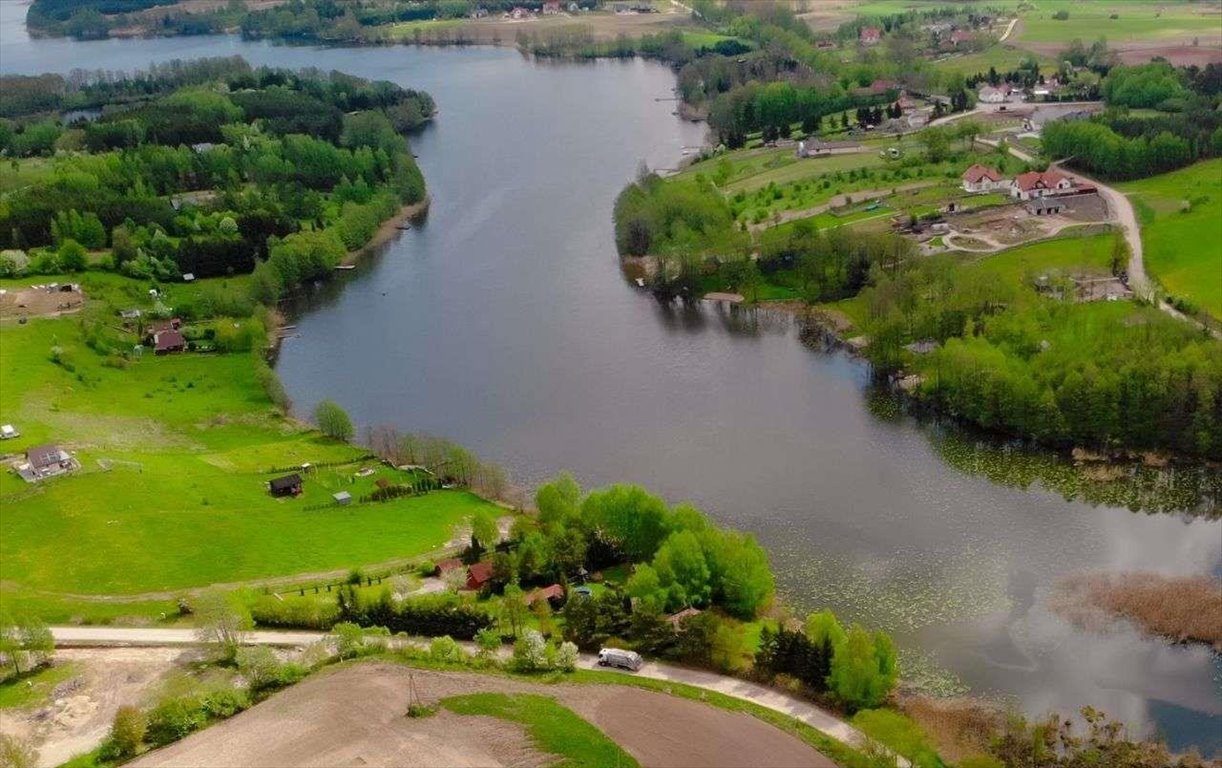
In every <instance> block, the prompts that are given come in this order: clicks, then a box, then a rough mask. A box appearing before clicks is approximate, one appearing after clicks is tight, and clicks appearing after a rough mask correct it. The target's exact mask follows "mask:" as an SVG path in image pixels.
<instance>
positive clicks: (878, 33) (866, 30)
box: [857, 27, 883, 45]
mask: <svg viewBox="0 0 1222 768" xmlns="http://www.w3.org/2000/svg"><path fill="white" fill-rule="evenodd" d="M857 39H858V40H859V41H860V42H861V44H862V45H874V44H875V43H877V42H878V41H879V40H882V39H883V31H882V30H881V29H879V28H878V27H862V28H861V32H859V33H858V35H857Z"/></svg>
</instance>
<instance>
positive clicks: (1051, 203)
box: [1027, 197, 1065, 216]
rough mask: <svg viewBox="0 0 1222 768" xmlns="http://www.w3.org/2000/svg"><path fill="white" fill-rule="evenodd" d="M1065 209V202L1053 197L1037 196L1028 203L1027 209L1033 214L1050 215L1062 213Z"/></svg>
mask: <svg viewBox="0 0 1222 768" xmlns="http://www.w3.org/2000/svg"><path fill="white" fill-rule="evenodd" d="M1064 209H1065V202H1064V201H1063V200H1057V199H1055V198H1051V197H1037V198H1035V199H1034V200H1032V201H1031V202H1029V203H1027V210H1028V211H1029V212H1030V213H1031V215H1032V216H1048V215H1051V214H1054V213H1060V212H1061V211H1062V210H1064Z"/></svg>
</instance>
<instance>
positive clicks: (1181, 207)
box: [1118, 160, 1222, 319]
mask: <svg viewBox="0 0 1222 768" xmlns="http://www.w3.org/2000/svg"><path fill="white" fill-rule="evenodd" d="M1118 187H1119V188H1120V189H1121V190H1122V191H1123V192H1124V193H1125V194H1127V195H1128V196H1129V198H1130V199H1131V200H1132V201H1133V204H1134V207H1135V208H1136V209H1137V215H1138V218H1139V219H1140V221H1141V239H1142V247H1143V249H1144V252H1145V253H1144V256H1145V264H1146V269H1147V270H1148V271H1149V272H1150V274H1151V275H1153V276H1154V278H1155V279H1156V280H1158V282H1159V283H1160V284H1161V285H1162V286H1163V287H1164V288H1165V289H1166V290H1167V291H1168V292H1170V293H1171V294H1172V295H1173V296H1177V297H1183V298H1187V299H1189V300H1190V301H1191V302H1192V303H1194V304H1196V305H1197V306H1198V307H1200V308H1201V309H1202V310H1204V311H1205V312H1207V313H1209V314H1210V315H1212V316H1213V317H1215V318H1219V319H1222V227H1219V225H1218V222H1219V221H1222V160H1209V161H1206V162H1203V163H1197V164H1196V165H1193V166H1191V167H1189V168H1184V169H1182V170H1179V171H1175V172H1173V173H1168V174H1164V175H1162V176H1154V177H1152V178H1148V179H1141V180H1139V181H1131V182H1128V183H1125V184H1120V185H1118Z"/></svg>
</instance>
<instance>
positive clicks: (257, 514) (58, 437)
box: [0, 273, 496, 619]
mask: <svg viewBox="0 0 1222 768" xmlns="http://www.w3.org/2000/svg"><path fill="white" fill-rule="evenodd" d="M79 279H81V280H82V283H83V285H84V287H85V290H86V295H87V296H89V297H91V298H90V300H89V301H88V303H87V307H86V309H85V311H84V312H82V313H81V314H79V315H73V316H68V317H63V318H56V319H46V318H44V319H39V318H34V319H31V320H30V321H29V322H28V323H27V324H24V325H20V324H17V323H16V322H14V321H13V320H11V319H10V320H6V321H5V322H3V323H2V324H0V423H5V424H13V425H14V426H16V427H17V429H19V430H20V431H21V433H22V434H21V437H20V438H18V439H15V440H12V441H10V442H8V443H6V444H5V445H4V449H5V450H6V451H9V452H13V453H22V452H24V450H25V449H26V448H28V447H29V446H32V445H36V444H39V443H43V442H55V443H58V444H60V445H61V446H62V447H64V448H66V449H68V450H70V451H73V452H74V453H75V455H76V457H77V458H78V459H79V461H80V462H81V465H82V467H81V469H80V470H79V471H77V472H75V473H73V474H71V475H68V476H62V477H58V478H52V479H48V480H44V481H42V482H40V483H38V484H36V485H31V484H28V483H26V482H25V481H24V480H22V479H21V478H19V477H17V476H16V475H15V474H14V473H11V472H8V471H5V472H4V473H3V474H0V506H2V507H3V514H2V515H0V582H2V583H3V585H4V589H3V591H2V592H0V597H2V598H3V600H4V602H5V604H6V605H7V604H20V605H23V606H25V607H27V608H30V609H34V610H37V611H38V612H46V613H48V614H51V615H56V616H59V615H63V614H64V613H65V612H69V613H74V612H82V611H83V612H86V613H89V614H90V615H92V611H90V610H89V607H90V606H89V604H87V603H80V602H78V601H75V600H74V599H73V598H71V597H70V595H58V596H57V594H56V593H77V594H83V595H97V594H131V593H143V592H157V591H168V590H181V589H185V588H189V587H196V586H203V585H208V584H212V583H223V582H235V581H244V580H252V579H260V578H267V577H273V576H285V575H291V574H295V573H303V572H311V571H320V570H333V569H345V568H351V567H356V566H360V565H363V564H369V563H374V562H380V561H387V560H392V559H398V558H405V557H413V556H416V555H422V554H424V553H426V552H429V551H432V550H434V549H436V548H438V547H439V546H441V545H442V544H444V543H445V542H446V541H447V540H448V539H449V537H450V534H451V532H452V528H453V526H454V525H455V524H456V523H458V522H460V521H461V520H462V519H463V518H465V517H466V516H468V515H470V514H471V513H472V512H474V511H475V510H478V509H483V508H490V509H496V508H495V507H493V506H492V505H490V504H489V503H488V502H484V501H482V500H480V499H479V498H477V497H475V496H473V495H471V494H468V493H466V492H462V491H440V492H434V493H431V494H429V495H427V496H418V497H401V498H399V499H395V500H393V501H390V502H386V503H381V504H354V505H352V506H349V507H344V508H339V507H334V506H328V507H326V508H322V509H316V510H312V511H306V508H307V507H309V506H311V505H328V504H330V502H331V494H333V493H335V492H337V491H340V490H345V491H348V492H350V493H351V494H352V496H353V497H354V498H358V499H359V497H360V496H362V495H365V494H368V493H370V492H372V491H373V490H374V487H375V486H374V483H375V482H376V481H377V480H378V479H379V478H383V477H385V478H387V479H390V480H396V481H397V482H403V481H404V480H405V479H406V473H402V472H399V471H398V470H394V469H390V468H387V467H382V466H380V465H379V464H378V463H377V462H368V461H364V462H357V461H356V459H359V458H360V456H362V455H363V454H364V453H365V452H364V451H363V450H361V449H358V448H354V447H352V446H348V445H345V444H342V443H339V442H336V441H332V440H328V439H325V438H323V437H321V436H320V435H319V434H318V433H317V432H314V431H312V430H310V429H308V428H306V427H304V426H302V425H300V424H299V423H297V422H295V421H292V420H290V419H286V418H284V417H283V416H281V415H280V413H279V412H278V411H277V410H276V409H275V408H274V407H273V406H272V404H271V402H270V401H269V400H268V398H267V396H266V394H265V393H264V391H263V388H262V387H261V386H260V383H259V381H258V380H257V377H256V373H255V365H254V361H253V360H252V356H251V355H252V353H231V354H192V353H186V354H180V355H172V356H166V357H155V356H153V355H152V354H146V355H144V356H142V357H139V358H136V359H134V360H133V361H131V362H130V363H128V364H126V367H121V366H122V365H123V364H122V363H121V362H119V361H118V359H117V357H116V356H115V355H105V356H104V355H102V354H99V353H97V352H95V351H94V350H93V349H91V348H90V347H89V346H88V345H87V343H86V338H85V336H86V330H85V329H86V328H92V327H93V326H92V323H93V322H94V321H101V322H103V323H104V324H106V325H108V326H117V318H116V317H115V316H114V309H115V307H119V306H144V307H145V308H146V309H147V308H148V302H149V299H148V296H147V293H146V287H147V286H145V285H144V284H143V283H139V282H137V281H134V280H128V279H126V278H122V277H119V276H116V275H109V274H92V273H91V274H88V275H85V276H82V277H81V278H79ZM44 280H45V278H44ZM29 282H31V280H27V281H26V283H27V284H28V283H29ZM243 284H244V283H243V282H242V281H234V280H230V281H228V282H226V281H219V280H218V281H199V282H198V283H196V284H194V285H193V286H191V287H187V286H181V285H180V286H176V287H174V288H173V289H172V290H169V291H167V292H166V294H165V296H164V300H166V301H177V302H187V301H189V300H190V298H191V297H190V296H189V295H188V294H189V292H207V291H210V290H220V291H226V290H237V289H238V288H240V286H241V285H243ZM17 285H18V283H17V282H15V281H12V280H7V281H3V283H0V287H4V288H6V289H8V290H13V289H14V288H15V287H17ZM216 322H220V323H252V322H257V321H256V320H254V319H253V318H244V319H235V318H227V319H223V320H218V321H216ZM131 343H135V339H134V336H133V338H132V339H131ZM53 347H55V348H58V349H59V357H60V362H59V363H56V362H53V361H52V359H51V358H52V353H51V350H52V348H53ZM335 394H336V396H337V398H339V399H341V400H342V393H335ZM338 461H346V462H351V463H348V464H345V465H343V466H339V467H333V468H320V469H317V470H315V471H313V472H310V473H309V474H307V475H306V480H305V489H304V493H303V494H302V496H300V497H298V498H295V499H274V498H272V497H271V496H270V495H269V494H268V492H267V490H266V482H267V481H268V480H269V479H270V478H271V477H274V476H275V475H273V474H270V473H269V471H270V470H271V469H273V468H282V467H293V466H298V465H300V464H302V463H305V462H310V463H313V464H318V463H322V462H338ZM363 467H371V468H374V469H375V473H374V474H373V475H371V476H367V477H361V478H358V477H355V474H354V473H355V472H356V471H357V470H358V469H361V468H363ZM396 476H398V477H396ZM44 591H45V592H44ZM162 605H164V603H150V604H148V605H146V606H143V607H142V608H141V609H140V610H138V611H137V612H138V613H141V614H142V615H144V614H147V613H149V612H151V611H153V610H155V609H157V608H158V607H160V606H162ZM98 609H99V615H98V616H96V617H95V618H98V619H105V618H107V617H112V618H113V617H114V616H115V615H116V611H115V610H114V607H113V606H105V605H99V606H98Z"/></svg>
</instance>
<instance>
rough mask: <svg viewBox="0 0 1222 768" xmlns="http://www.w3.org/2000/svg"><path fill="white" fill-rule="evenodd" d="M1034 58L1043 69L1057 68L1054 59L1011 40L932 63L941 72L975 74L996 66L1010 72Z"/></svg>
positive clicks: (999, 70) (1000, 69) (1000, 70)
mask: <svg viewBox="0 0 1222 768" xmlns="http://www.w3.org/2000/svg"><path fill="white" fill-rule="evenodd" d="M1032 58H1034V59H1035V60H1036V61H1037V62H1039V65H1040V67H1041V68H1042V69H1055V68H1056V61H1055V60H1054V59H1052V58H1050V57H1048V56H1040V55H1038V54H1034V53H1032V52H1031V51H1025V50H1023V49H1021V48H1017V47H1015V46H1013V45H1011V44H1010V41H1006V42H1005V43H998V44H995V45H991V46H989V47H988V48H986V49H984V50H983V51H979V52H977V53H966V54H962V55H958V56H947V57H946V58H943V59H938V60H934V61H933V62H930V65H931V66H932V67H933V68H934V69H936V70H937V71H939V72H947V73H954V72H957V73H959V74H962V75H974V74H976V73H978V72H988V71H989V67H995V68H996V69H997V71H998V72H1009V71H1011V70H1014V69H1018V65H1019V64H1021V63H1022V62H1023V61H1025V60H1027V59H1032Z"/></svg>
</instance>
